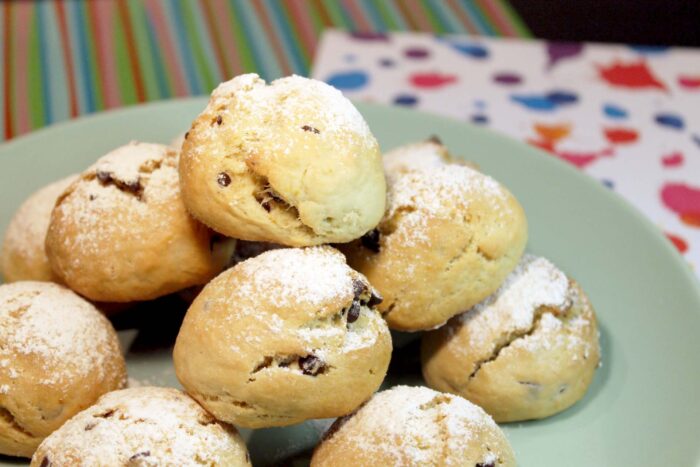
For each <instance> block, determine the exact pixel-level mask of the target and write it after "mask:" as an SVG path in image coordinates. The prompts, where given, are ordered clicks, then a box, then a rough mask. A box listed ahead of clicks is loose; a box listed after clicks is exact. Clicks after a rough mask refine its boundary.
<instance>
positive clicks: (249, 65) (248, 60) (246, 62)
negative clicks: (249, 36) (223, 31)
mask: <svg viewBox="0 0 700 467" xmlns="http://www.w3.org/2000/svg"><path fill="white" fill-rule="evenodd" d="M226 8H227V10H228V13H229V20H230V22H231V25H232V27H231V30H232V32H233V35H234V36H235V38H236V44H237V45H238V52H239V53H240V59H241V67H242V68H243V72H245V73H251V72H255V71H257V70H258V69H259V68H260V67H259V66H258V63H257V61H256V58H255V56H253V54H252V52H251V49H250V47H246V45H245V44H246V38H245V35H243V26H242V25H241V21H240V19H239V18H238V15H237V14H236V12H235V11H234V9H233V6H232V5H231V3H230V2H227V3H226Z"/></svg>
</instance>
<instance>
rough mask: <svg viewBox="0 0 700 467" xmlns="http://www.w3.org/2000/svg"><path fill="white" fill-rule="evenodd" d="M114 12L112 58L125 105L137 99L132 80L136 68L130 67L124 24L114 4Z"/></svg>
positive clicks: (120, 93) (120, 94)
mask: <svg viewBox="0 0 700 467" xmlns="http://www.w3.org/2000/svg"><path fill="white" fill-rule="evenodd" d="M115 13H116V14H114V15H113V16H112V18H111V20H112V27H113V28H114V36H115V37H114V47H115V50H113V51H112V52H114V58H115V59H116V63H117V84H118V86H119V96H120V97H121V100H122V102H123V103H124V104H125V105H129V104H135V103H136V102H137V101H138V98H137V97H136V83H135V82H134V73H135V72H136V70H132V69H131V62H130V61H129V51H128V50H127V48H126V33H125V32H124V24H123V23H122V21H121V16H120V15H119V14H118V12H117V10H116V5H115Z"/></svg>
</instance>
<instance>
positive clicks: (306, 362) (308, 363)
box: [299, 355, 326, 376]
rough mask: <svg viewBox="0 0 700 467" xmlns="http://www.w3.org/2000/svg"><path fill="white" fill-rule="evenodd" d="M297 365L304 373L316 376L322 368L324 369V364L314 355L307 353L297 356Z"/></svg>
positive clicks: (321, 371)
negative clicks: (303, 355) (304, 355)
mask: <svg viewBox="0 0 700 467" xmlns="http://www.w3.org/2000/svg"><path fill="white" fill-rule="evenodd" d="M299 367H300V368H301V371H302V372H303V373H304V374H305V375H309V376H316V375H317V374H319V373H323V370H325V369H326V364H325V363H324V362H323V360H321V359H320V358H318V357H317V356H316V355H307V356H306V357H299Z"/></svg>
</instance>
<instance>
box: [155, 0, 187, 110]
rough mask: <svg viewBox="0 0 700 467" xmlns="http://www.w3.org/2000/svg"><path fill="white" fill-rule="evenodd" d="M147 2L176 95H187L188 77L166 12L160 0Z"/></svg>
mask: <svg viewBox="0 0 700 467" xmlns="http://www.w3.org/2000/svg"><path fill="white" fill-rule="evenodd" d="M145 4H146V8H148V13H149V15H148V16H149V18H150V20H151V23H152V24H153V28H154V29H155V32H156V37H157V38H158V42H159V44H160V46H161V47H160V49H161V50H162V51H163V56H164V58H165V66H166V67H167V69H168V73H169V74H170V75H171V77H172V80H170V82H171V83H172V84H173V87H174V91H175V95H176V96H187V95H188V94H189V93H188V91H187V86H186V85H185V84H186V79H185V75H184V72H183V68H182V63H180V61H179V60H178V54H177V52H175V46H174V40H173V37H172V34H170V30H169V29H168V24H167V23H166V21H165V12H164V11H163V8H162V7H161V4H160V2H159V1H158V0H147V1H146V2H145Z"/></svg>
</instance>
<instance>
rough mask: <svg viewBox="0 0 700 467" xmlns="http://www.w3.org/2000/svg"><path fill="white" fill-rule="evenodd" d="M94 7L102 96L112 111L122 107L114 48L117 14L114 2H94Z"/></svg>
mask: <svg viewBox="0 0 700 467" xmlns="http://www.w3.org/2000/svg"><path fill="white" fill-rule="evenodd" d="M92 6H93V8H94V10H93V13H94V16H93V18H92V19H94V21H91V22H92V23H93V32H94V37H95V39H96V48H97V61H98V63H99V67H98V68H99V72H100V75H101V78H102V95H103V96H104V99H105V100H104V103H105V107H106V108H108V109H110V108H113V107H118V106H120V105H122V100H121V97H120V95H119V83H117V64H116V63H115V53H116V50H115V47H114V19H115V17H116V15H117V12H116V10H115V8H114V3H113V2H92ZM124 65H125V66H126V64H124Z"/></svg>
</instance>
